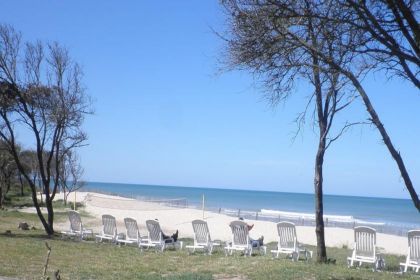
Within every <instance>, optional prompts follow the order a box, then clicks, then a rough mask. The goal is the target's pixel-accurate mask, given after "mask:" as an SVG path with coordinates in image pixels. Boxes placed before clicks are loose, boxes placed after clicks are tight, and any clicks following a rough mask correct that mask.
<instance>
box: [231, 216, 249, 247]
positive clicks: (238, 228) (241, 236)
mask: <svg viewBox="0 0 420 280" xmlns="http://www.w3.org/2000/svg"><path fill="white" fill-rule="evenodd" d="M229 226H230V228H231V230H232V236H233V237H232V244H233V245H242V246H248V244H249V235H248V225H247V223H245V222H243V221H233V222H231V223H230V224H229Z"/></svg>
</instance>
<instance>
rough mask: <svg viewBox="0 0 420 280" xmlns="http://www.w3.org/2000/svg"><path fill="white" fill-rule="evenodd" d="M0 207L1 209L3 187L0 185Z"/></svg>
mask: <svg viewBox="0 0 420 280" xmlns="http://www.w3.org/2000/svg"><path fill="white" fill-rule="evenodd" d="M0 209H3V187H2V186H0Z"/></svg>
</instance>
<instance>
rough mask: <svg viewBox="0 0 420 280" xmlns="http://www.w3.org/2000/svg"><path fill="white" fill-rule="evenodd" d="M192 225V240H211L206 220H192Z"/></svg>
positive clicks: (201, 241)
mask: <svg viewBox="0 0 420 280" xmlns="http://www.w3.org/2000/svg"><path fill="white" fill-rule="evenodd" d="M192 227H193V230H194V242H196V243H208V242H210V241H211V239H210V232H209V227H208V225H207V222H206V221H203V220H194V221H192Z"/></svg>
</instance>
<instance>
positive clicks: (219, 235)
mask: <svg viewBox="0 0 420 280" xmlns="http://www.w3.org/2000/svg"><path fill="white" fill-rule="evenodd" d="M56 199H62V194H57V195H56ZM69 199H70V201H71V202H73V200H74V196H73V195H71V196H70V197H69ZM76 201H78V202H83V203H84V204H85V208H84V210H85V211H86V212H88V213H89V214H90V215H92V216H93V217H95V218H94V219H91V220H88V221H85V224H87V226H89V227H91V228H93V229H94V231H95V232H99V231H100V226H101V216H102V215H103V214H110V215H113V216H114V217H115V218H116V219H117V226H118V230H119V231H121V232H124V231H125V227H124V223H123V220H124V218H125V217H131V218H134V219H136V220H137V223H138V225H139V228H140V231H141V233H142V235H143V234H144V235H146V230H145V222H146V220H148V219H158V220H159V222H160V224H161V227H162V230H163V231H164V232H165V233H166V234H172V233H173V232H175V231H176V230H177V229H178V230H179V236H180V237H181V238H182V237H189V238H192V237H193V230H192V226H191V221H192V220H194V219H203V212H202V211H201V210H198V209H191V208H182V209H180V208H171V207H166V206H162V205H159V204H157V203H151V202H144V201H138V200H133V199H128V198H122V197H117V196H110V195H103V194H97V193H88V192H77V194H76ZM204 219H205V220H206V221H207V223H208V225H209V229H210V232H211V236H212V239H214V240H217V239H218V240H222V241H227V240H229V239H230V238H231V233H230V228H229V226H228V224H229V223H230V222H231V221H233V220H235V219H236V218H235V217H230V216H227V215H224V214H218V213H213V212H205V214H204ZM247 222H248V223H250V224H255V226H254V228H253V229H252V231H251V233H250V234H251V237H253V238H258V237H260V236H261V235H264V242H266V243H268V242H273V241H277V229H276V226H275V223H274V222H269V221H254V220H249V221H247ZM67 227H68V223H65V224H57V225H56V228H57V229H67ZM296 230H297V236H298V240H299V242H301V243H304V244H309V245H316V235H315V228H314V227H310V226H297V227H296ZM353 238H354V237H353V230H352V229H344V228H334V227H326V228H325V239H326V245H327V247H343V246H347V247H348V248H352V244H353ZM377 246H378V247H379V248H380V251H381V252H384V253H390V254H396V255H404V254H406V251H407V238H406V237H402V236H396V235H390V234H383V233H378V234H377Z"/></svg>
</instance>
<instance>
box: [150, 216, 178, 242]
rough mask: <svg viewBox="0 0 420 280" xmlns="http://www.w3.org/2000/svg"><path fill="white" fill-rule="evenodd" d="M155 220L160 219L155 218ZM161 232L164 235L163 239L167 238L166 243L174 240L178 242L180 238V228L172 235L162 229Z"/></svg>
mask: <svg viewBox="0 0 420 280" xmlns="http://www.w3.org/2000/svg"><path fill="white" fill-rule="evenodd" d="M155 221H159V220H158V219H155ZM160 234H161V235H162V239H163V240H165V243H171V242H172V240H173V242H176V241H177V240H178V230H176V232H175V233H174V234H172V235H171V236H169V235H166V234H164V233H163V231H162V230H161V231H160Z"/></svg>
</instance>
